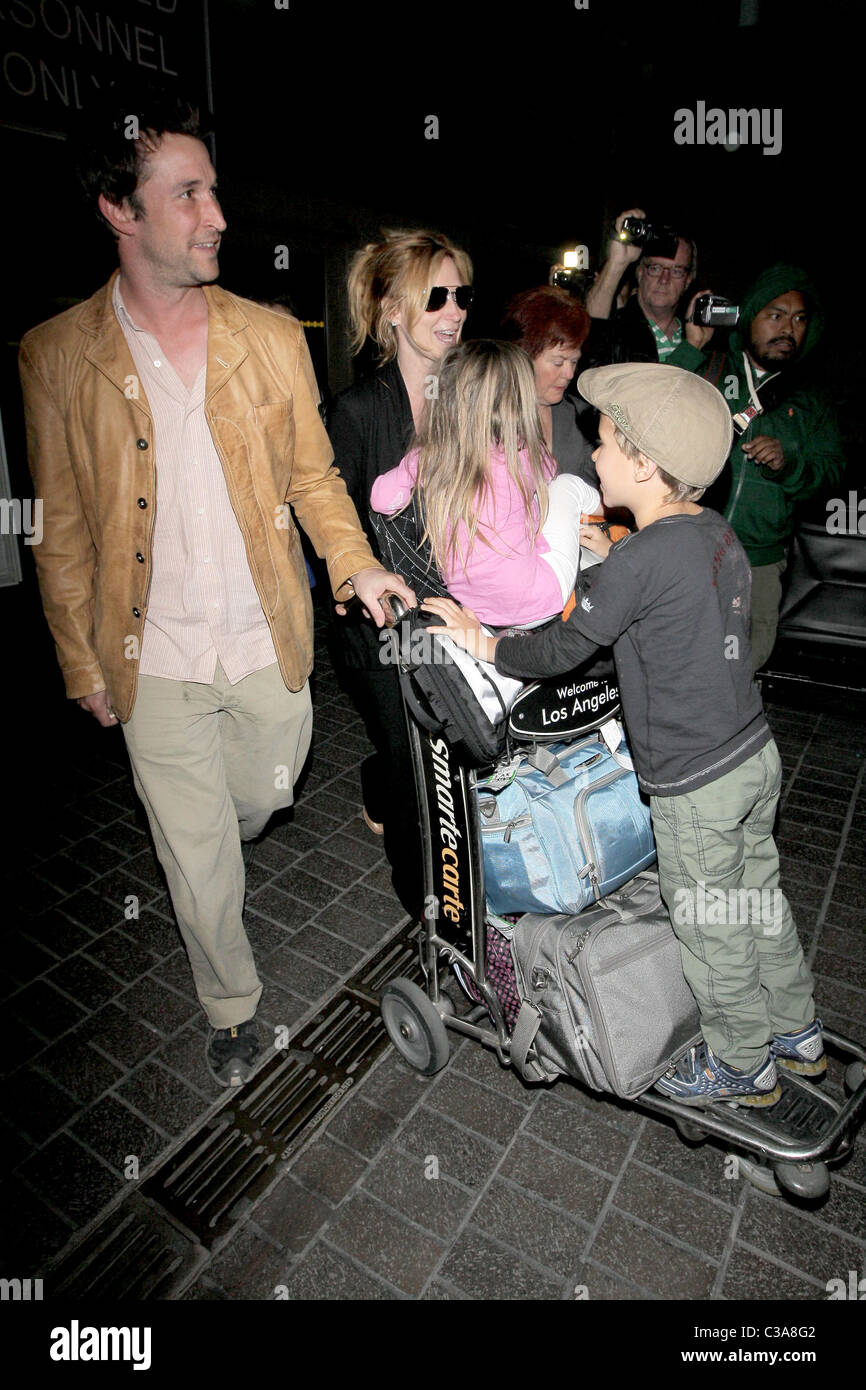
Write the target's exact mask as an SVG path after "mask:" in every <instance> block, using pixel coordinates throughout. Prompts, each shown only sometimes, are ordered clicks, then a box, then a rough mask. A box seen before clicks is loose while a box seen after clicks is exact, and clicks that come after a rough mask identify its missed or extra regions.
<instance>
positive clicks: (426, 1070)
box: [379, 980, 451, 1076]
mask: <svg viewBox="0 0 866 1390" xmlns="http://www.w3.org/2000/svg"><path fill="white" fill-rule="evenodd" d="M379 1008H380V1009H381V1011H382V1021H383V1023H384V1024H385V1028H386V1030H387V1032H388V1037H389V1038H390V1039H391V1041H392V1043H393V1044H394V1046H395V1047H396V1049H397V1051H398V1052H399V1053H400V1055H401V1056H402V1057H404V1058H405V1059H406V1061H407V1062H408V1063H409V1065H410V1066H411V1067H414V1068H415V1070H416V1071H420V1072H421V1074H422V1075H423V1076H433V1075H434V1073H435V1072H437V1071H441V1069H442V1067H444V1065H445V1063H446V1062H447V1061H448V1058H449V1056H450V1055H451V1047H450V1045H449V1042H448V1034H447V1032H446V1031H445V1024H444V1023H443V1022H442V1019H441V1018H440V1016H439V1014H438V1012H437V1010H436V1009H435V1007H434V1006H433V1005H432V1004H431V1003H430V1000H429V999H428V998H427V995H426V994H425V993H424V991H423V990H422V989H419V988H418V986H417V985H415V984H413V983H412V981H411V980H389V982H388V984H386V986H385V988H384V989H383V990H382V997H381V999H380V1001H379Z"/></svg>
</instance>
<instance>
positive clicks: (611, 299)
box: [583, 208, 713, 371]
mask: <svg viewBox="0 0 866 1390" xmlns="http://www.w3.org/2000/svg"><path fill="white" fill-rule="evenodd" d="M614 227H615V234H614V236H613V237H612V239H611V241H610V242H609V243H608V254H607V260H606V261H605V263H604V265H603V266H602V267H601V269H600V270H599V272H598V276H597V278H596V281H595V284H594V285H593V286H592V288H591V289H590V290H589V292H588V294H587V296H586V307H587V309H588V310H589V313H590V315H591V317H592V329H591V331H590V335H589V338H588V340H587V343H586V346H585V348H584V351H583V362H584V363H586V364H587V365H588V366H606V365H608V364H611V363H618V362H666V363H669V364H670V365H671V366H674V367H685V368H686V370H688V371H696V370H697V369H698V368H699V366H700V364H701V363H702V362H703V360H704V359H703V349H704V348H705V347H706V346H707V344H708V342H709V341H710V338H711V337H712V334H713V330H712V328H711V327H707V326H704V325H701V324H696V323H692V322H691V321H690V320H691V318H692V312H693V308H694V302H695V299H697V298H698V295H699V294H700V293H703V291H699V292H698V294H695V295H693V296H692V299H691V300H690V302H689V306H688V309H687V311H686V314H685V315H684V318H685V323H683V322H681V321H680V319H679V318H678V317H677V315H676V309H677V305H678V304H679V303H680V301H681V300H682V298H683V296H684V294H685V292H686V290H687V289H688V288H689V287H690V286H691V284H692V283H693V281H694V276H695V270H696V261H697V257H696V252H695V244H694V242H693V241H691V240H688V239H687V238H686V237H683V236H680V235H679V234H678V233H677V232H675V231H673V230H672V229H671V228H670V227H663V226H658V225H653V224H651V223H650V222H649V221H648V220H647V218H646V214H645V213H644V211H643V209H642V208H629V209H628V211H627V212H621V213H620V215H619V217H617V219H616V222H615V224H614ZM635 263H636V277H637V293H636V294H634V295H632V296H631V298H630V299H628V300H627V301H626V303H625V304H624V306H623V307H622V308H621V309H615V308H614V305H615V301H616V297H617V294H618V292H619V290H620V282H621V281H622V279H623V276H624V275H625V274H626V272H627V271H628V269H629V267H630V266H632V265H635Z"/></svg>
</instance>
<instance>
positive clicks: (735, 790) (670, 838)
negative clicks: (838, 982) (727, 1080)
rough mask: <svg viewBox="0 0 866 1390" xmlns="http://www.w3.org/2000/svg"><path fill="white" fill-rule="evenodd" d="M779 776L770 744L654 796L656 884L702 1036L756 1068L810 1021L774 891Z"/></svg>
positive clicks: (793, 936) (804, 982) (789, 921)
mask: <svg viewBox="0 0 866 1390" xmlns="http://www.w3.org/2000/svg"><path fill="white" fill-rule="evenodd" d="M781 784H782V769H781V764H780V761H779V754H778V750H777V748H776V745H775V743H773V742H772V741H770V742H769V743H767V744H766V745H765V746H764V747H763V748H762V749H761V750H760V752H758V753H755V754H754V755H753V756H752V757H751V758H749V759H748V760H747V761H746V762H744V763H742V764H741V765H740V767H737V768H735V769H734V771H733V772H729V773H727V774H726V775H725V776H724V777H719V778H718V779H717V780H716V781H715V782H710V783H709V784H708V785H707V786H705V787H700V788H699V789H698V790H697V791H694V792H687V793H685V794H684V795H682V796H651V797H650V810H651V813H652V823H653V831H654V833H655V837H656V849H657V851H658V869H659V887H660V889H661V895H662V897H663V898H664V901H665V905H666V906H667V909H668V911H669V912H670V915H671V923H672V924H673V929H674V931H675V933H676V935H677V938H678V939H679V943H680V954H681V957H682V964H683V974H684V975H685V977H686V980H687V981H688V984H689V988H690V989H691V991H692V993H693V994H694V996H695V999H696V1000H697V1003H698V1009H699V1010H700V1015H701V1032H702V1033H703V1035H704V1037H705V1038H706V1040H707V1042H708V1043H709V1045H710V1047H711V1048H712V1049H713V1052H715V1053H716V1055H717V1056H718V1057H721V1059H722V1061H723V1062H727V1063H728V1064H729V1066H732V1067H739V1068H740V1069H741V1070H742V1071H753V1070H754V1068H755V1067H756V1066H757V1065H758V1064H759V1063H760V1062H761V1061H762V1059H763V1058H764V1056H765V1055H766V1051H767V1044H768V1043H769V1041H770V1039H771V1038H772V1036H773V1034H774V1033H793V1032H795V1031H796V1030H797V1029H799V1028H803V1027H805V1025H806V1024H808V1023H811V1022H812V1019H813V1018H814V1017H815V1003H814V1000H813V998H812V975H811V972H810V970H809V967H808V966H807V965H806V962H805V959H804V958H803V950H802V947H801V946H800V941H799V938H798V936H797V928H796V926H795V925H794V921H793V918H792V916H791V909H790V907H789V906H788V901H787V899H786V897H785V895H784V894H783V892H782V890H781V888H780V887H779V854H778V851H777V849H776V843H775V841H774V839H773V821H774V819H775V815H776V805H777V803H778V800H779V790H780V787H781Z"/></svg>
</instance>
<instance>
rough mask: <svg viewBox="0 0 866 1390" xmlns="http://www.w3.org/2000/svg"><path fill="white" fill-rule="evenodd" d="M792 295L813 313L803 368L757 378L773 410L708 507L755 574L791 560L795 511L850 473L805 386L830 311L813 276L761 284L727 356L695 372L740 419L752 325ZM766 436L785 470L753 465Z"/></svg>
mask: <svg viewBox="0 0 866 1390" xmlns="http://www.w3.org/2000/svg"><path fill="white" fill-rule="evenodd" d="M791 290H798V291H799V292H800V294H802V295H803V296H804V298H805V299H806V302H807V304H808V305H809V307H810V310H811V312H810V315H809V323H808V327H807V329H806V336H805V338H804V339H803V343H802V345H801V347H800V351H799V352H798V353H797V357H796V361H795V362H794V363H792V364H791V365H790V366H786V367H783V368H782V370H781V372H780V374H779V375H778V376H775V375H774V374H773V373H772V372H771V373H769V374H768V376H770V377H772V380H767V379H766V378H761V382H760V383H759V381H758V377H757V373H756V372H754V371H753V376H754V379H755V384H756V387H758V398H759V399H762V398H763V399H765V400H766V401H767V405H766V406H765V409H764V411H763V412H762V414H760V415H758V416H756V418H755V419H754V420H752V421H751V422H750V424H749V426H748V428H747V429H746V431H745V433H744V434H741V435H739V436H736V435H735V437H734V447H733V449H732V450H731V456H730V459H729V467H726V469H725V471H724V473H723V474H722V477H721V479H720V480H719V483H717V484H715V485H714V491H713V494H712V496H711V497H710V498H709V499H708V500H709V503H710V505H711V506H713V505H719V508H720V510H721V509H722V508H723V509H724V513H725V516H726V517H727V518H728V520H729V521H730V522H731V523H732V525H733V528H734V531H735V532H736V534H737V536H738V538H739V540H740V541H741V543H742V545H743V547H744V549H745V551H746V554H747V555H748V557H749V563H750V564H751V565H753V566H756V565H771V564H773V563H774V562H775V561H777V560H782V559H784V557H785V554H786V551H787V542H788V539H789V537H790V535H791V533H792V531H793V529H794V506H795V503H797V502H802V501H803V500H804V499H805V498H807V497H811V496H812V494H813V493H815V492H817V491H818V490H819V489H820V488H821V487H822V486H823V485H825V484H826V485H827V486H830V485H832V484H834V483H837V482H838V481H839V480H840V478H841V476H842V473H843V472H844V468H845V458H844V455H843V452H842V439H841V435H840V433H839V426H838V424H837V421H836V415H835V412H834V410H833V408H832V406H831V405H830V402H829V401H828V400H827V398H826V396H825V395H824V393H823V392H821V391H818V390H816V389H813V388H809V387H808V386H805V385H804V384H803V382H802V363H803V359H804V358H806V357H807V356H808V354H809V353H810V352H811V351H812V350H813V349H814V347H815V345H816V344H817V343H818V341H819V339H820V337H821V334H822V333H823V330H824V314H823V310H822V308H821V305H820V302H819V300H818V297H817V294H816V292H815V288H814V286H813V285H812V283H811V281H810V280H809V278H808V276H807V275H806V274H805V272H804V271H802V270H799V269H798V268H797V267H796V266H786V265H774V266H772V267H771V268H770V269H769V270H767V271H765V272H764V274H763V275H761V276H759V278H758V279H757V280H756V281H755V283H754V285H753V286H752V287H751V289H750V290H749V291H748V293H747V294H746V295H745V296H744V298H743V300H742V302H741V308H740V323H739V327H738V330H737V331H736V332H735V333H732V334H731V337H730V339H729V342H728V347H727V350H726V351H724V352H708V354H707V356H706V357H705V358H704V360H703V362H702V363H701V364H700V365H698V366H697V367H695V368H693V370H695V371H696V372H697V373H698V375H700V376H704V377H707V378H708V379H709V380H711V381H712V382H713V384H714V385H716V386H717V387H718V389H719V390H720V391H721V392H722V394H723V395H724V397H725V399H726V400H727V402H728V405H729V406H730V410H731V414H732V415H735V414H736V413H737V411H739V410H742V409H744V407H745V406H747V405H750V404H751V397H750V395H749V387H748V381H747V379H746V372H745V367H744V345H745V344H746V343H747V342H748V341H749V334H750V330H751V327H752V321H753V320H754V318H755V316H756V315H757V314H758V313H760V311H761V309H763V308H764V306H765V305H767V304H769V303H770V301H771V300H773V299H775V298H776V297H777V296H778V295H780V294H785V293H787V292H789V291H791ZM764 383H765V384H764ZM761 434H766V435H770V436H772V437H773V438H774V439H778V440H779V441H780V442H781V445H782V450H783V453H784V459H785V461H784V463H783V465H782V467H781V468H780V469H778V470H774V469H772V468H770V467H768V466H766V465H761V464H756V463H752V461H751V460H750V459H749V458H748V457H747V456H746V454H744V453H743V447H742V446H743V445H744V444H747V443H748V442H749V441H750V440H751V439H756V438H757V437H758V435H761ZM720 485H721V486H720Z"/></svg>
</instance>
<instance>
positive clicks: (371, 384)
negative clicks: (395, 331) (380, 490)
mask: <svg viewBox="0 0 866 1390" xmlns="http://www.w3.org/2000/svg"><path fill="white" fill-rule="evenodd" d="M326 424H327V429H328V436H329V438H330V441H331V447H332V448H333V450H334V463H335V464H336V466H337V468H339V470H340V473H341V474H342V477H343V481H344V482H345V484H346V489H347V491H348V493H349V496H350V497H351V499H352V501H353V502H354V504H355V510H356V511H357V513H358V516H359V517H360V519H361V524H362V526H363V527H364V530H365V532H366V534H367V539H368V540H369V542H370V545H371V546H372V549H373V552H374V554H375V555H377V556H378V557H379V558H380V559H381V558H382V555H381V551H380V549H379V546H378V543H377V541H376V536H375V532H374V531H373V528H372V526H371V524H370V492H371V490H372V487H373V483H374V482H375V481H376V479H377V478H378V477H379V475H380V474H381V473H387V472H388V470H389V469H390V468H396V467H397V464H398V463H399V462H400V460H401V459H402V458H403V457H404V456H405V455H406V454H407V453H408V452H409V446H410V444H411V442H412V436H413V434H414V432H415V425H414V421H413V419H412V407H411V405H410V404H409V394H408V392H407V390H406V386H405V384H404V382H403V377H402V375H401V373H400V368H399V367H398V366H397V363H396V361H392V362H388V363H386V365H385V366H384V367H381V368H380V369H379V370H378V371H377V372H374V373H373V374H372V375H371V376H368V377H365V378H364V380H362V381H359V382H358V383H357V384H356V385H355V386H349V387H347V389H346V390H345V391H341V392H340V394H339V395H338V396H336V397H335V398H334V400H333V401H332V402H331V405H330V407H329V409H328V416H327V421H326ZM355 606H356V607H357V605H355ZM359 617H360V615H357V616H356V615H355V614H352V615H350V616H349V617H347V618H342V619H338V620H337V622H338V624H339V626H338V627H337V629H336V631H337V632H338V633H339V636H340V639H341V641H340V647H341V654H342V656H343V658H344V660H345V662H346V664H347V665H349V666H353V667H358V666H363V667H367V668H368V669H370V670H381V666H380V664H379V642H378V635H377V629H376V628H375V627H374V626H373V624H372V623H370V622H367V621H365V620H360V621H359V620H358V619H359Z"/></svg>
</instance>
